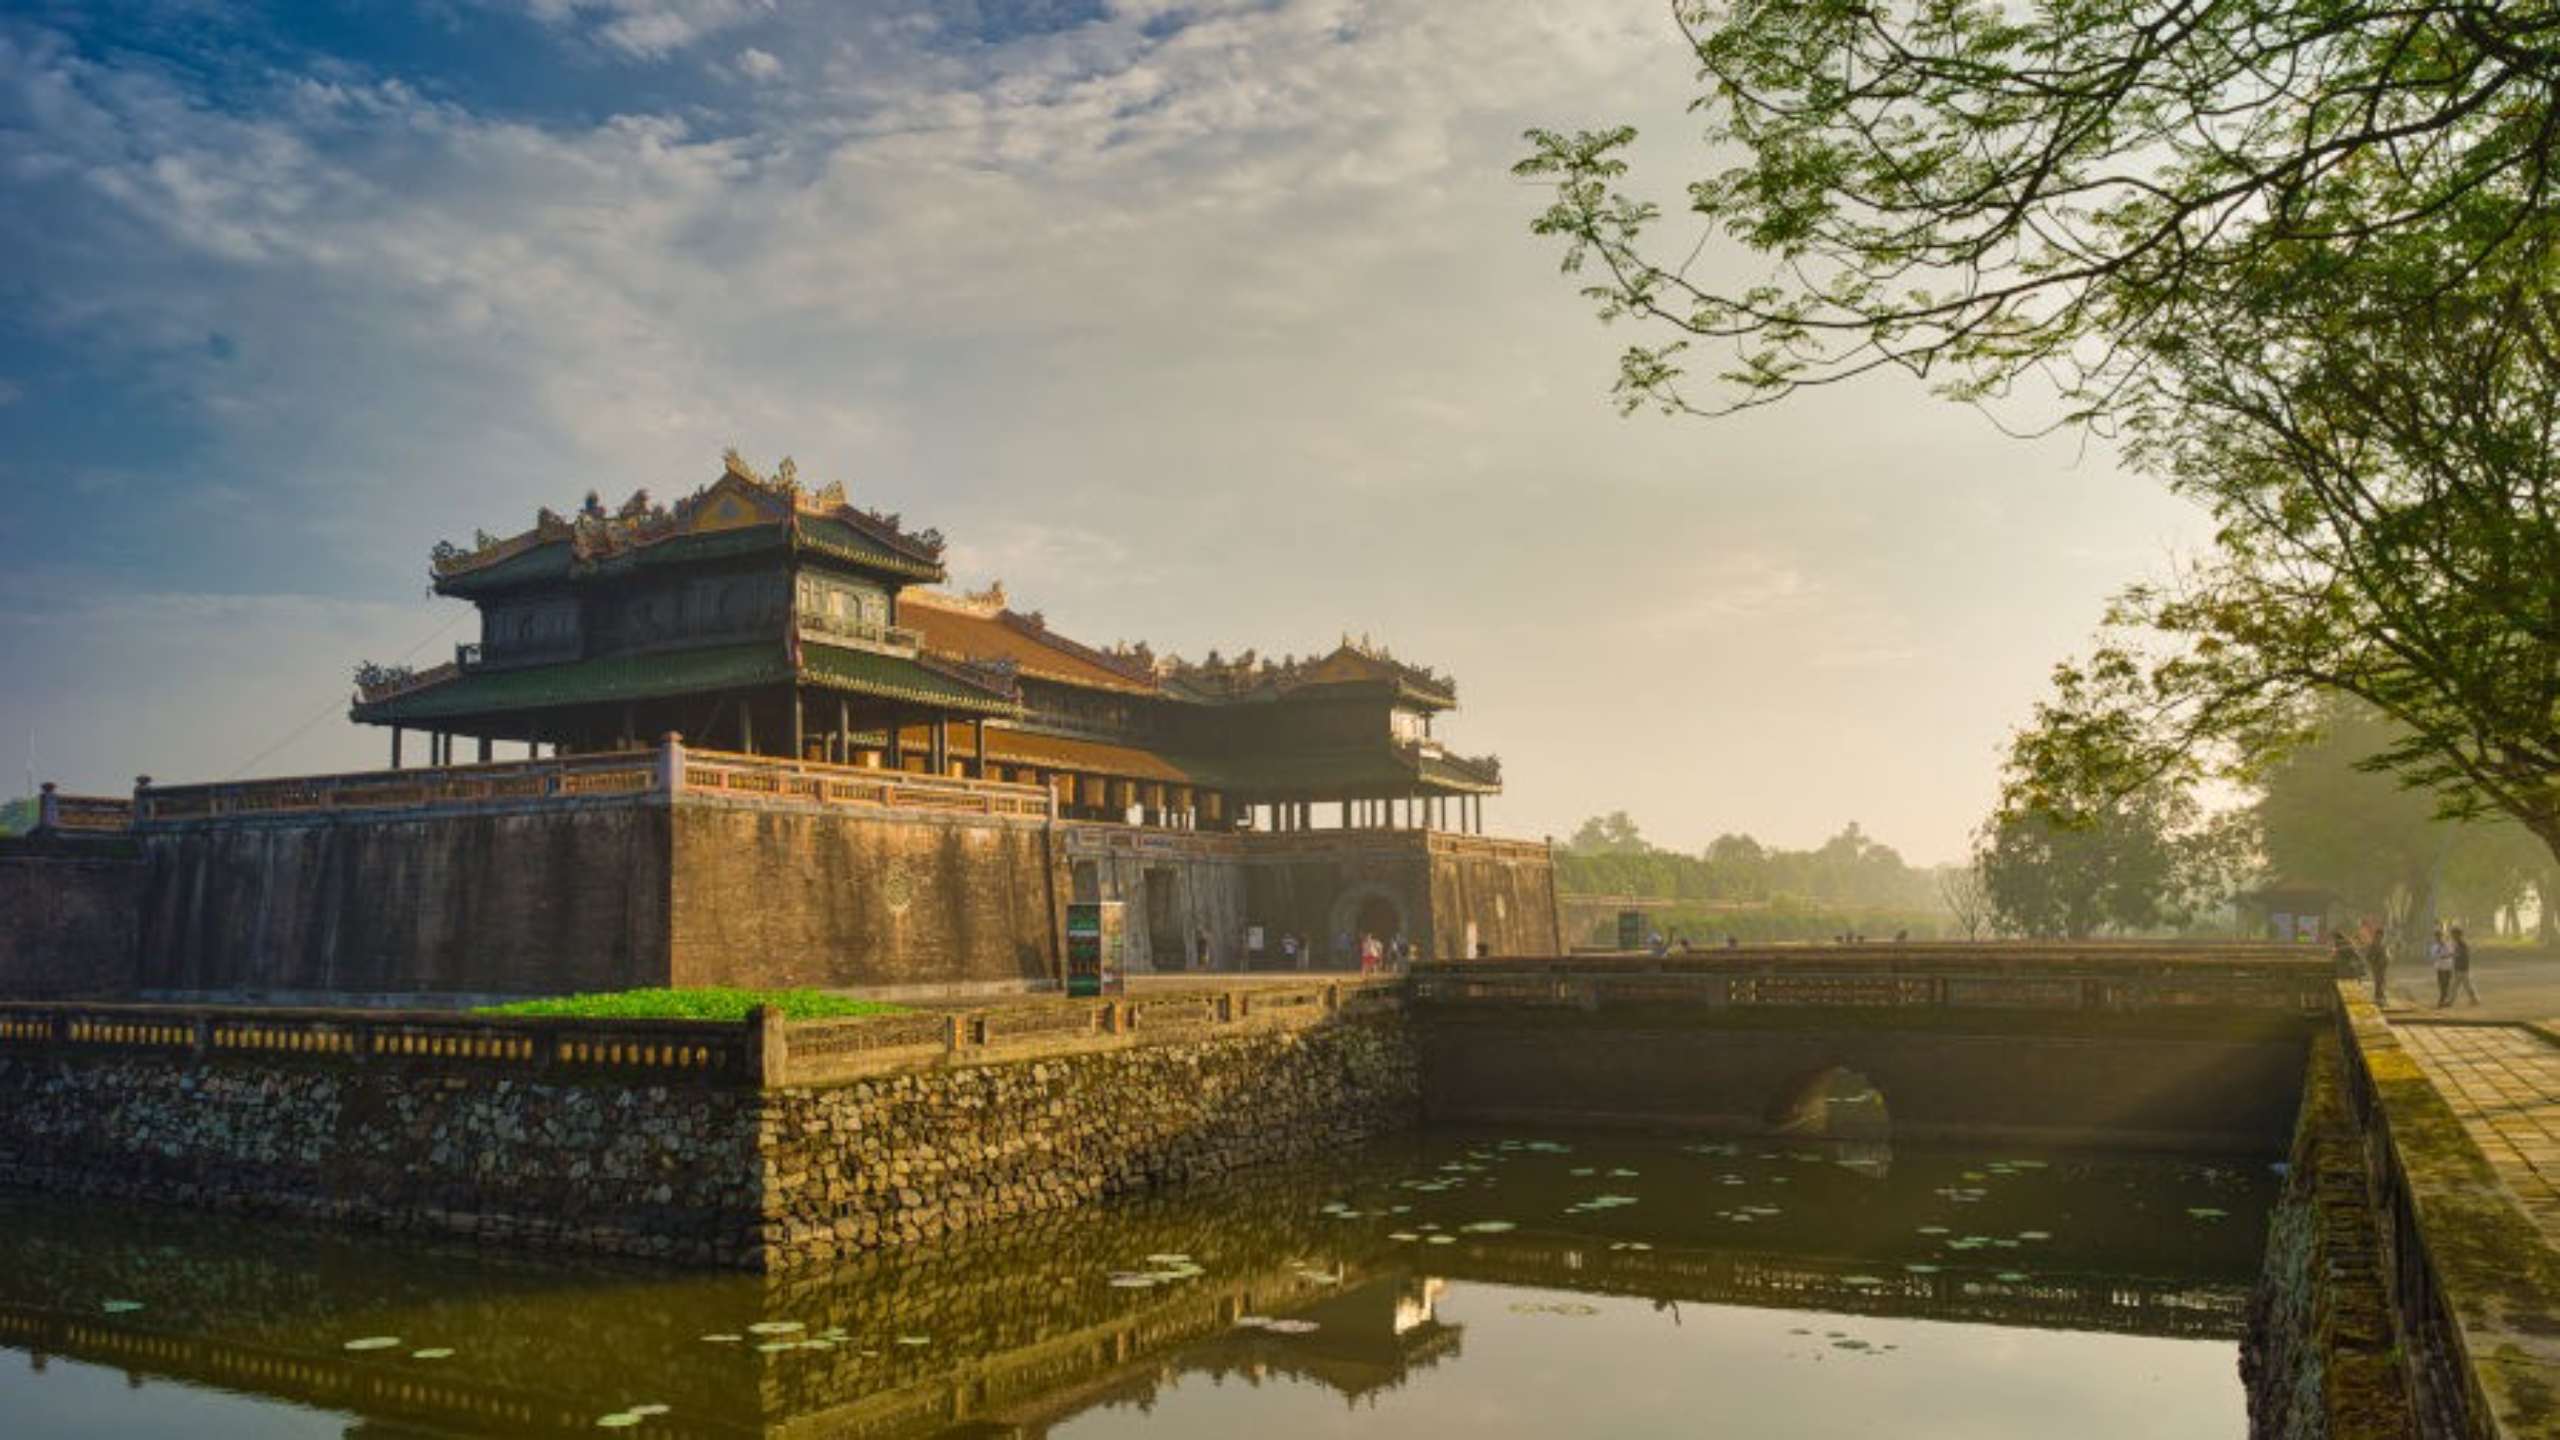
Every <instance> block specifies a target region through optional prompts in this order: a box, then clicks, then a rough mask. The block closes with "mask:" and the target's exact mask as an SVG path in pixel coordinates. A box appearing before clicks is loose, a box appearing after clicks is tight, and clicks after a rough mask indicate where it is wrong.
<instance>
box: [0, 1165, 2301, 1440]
mask: <svg viewBox="0 0 2560 1440" xmlns="http://www.w3.org/2000/svg"><path fill="white" fill-rule="evenodd" d="M1842 1128H1844V1129H1854V1128H1855V1127H1854V1126H1844V1127H1842ZM2274 1158H2275V1157H2274V1156H2267V1157H2262V1158H2235V1157H2232V1156H2228V1155H2217V1156H2213V1157H2192V1158H2187V1157H2178V1156H2162V1155H2133V1154H2119V1153H2092V1152H2071V1151H2050V1152H2046V1151H2034V1150H2021V1149H2018V1148H2015V1147H2006V1148H2000V1149H1988V1148H1947V1147H1929V1148H1915V1147H1911V1146H1907V1145H1905V1146H1894V1145H1890V1144H1886V1143H1882V1142H1864V1143H1860V1142H1847V1141H1825V1142H1820V1143H1809V1142H1787V1141H1751V1140H1744V1141H1739V1142H1734V1141H1697V1140H1678V1139H1638V1138H1630V1137H1626V1136H1623V1135H1603V1134H1589V1133H1571V1132H1544V1133H1530V1132H1515V1131H1465V1132H1449V1133H1436V1134H1427V1135H1421V1136H1408V1137H1404V1138H1400V1139H1395V1140H1390V1141H1385V1142H1380V1143H1376V1144H1373V1145H1370V1146H1368V1147H1366V1148H1364V1149H1363V1150H1361V1151H1359V1152H1358V1153H1357V1154H1355V1155H1352V1156H1348V1157H1345V1158H1343V1159H1342V1160H1340V1161H1337V1162H1330V1163H1327V1164H1322V1165H1299V1166H1294V1167H1287V1168H1281V1169H1267V1170H1262V1171H1258V1172H1255V1173H1253V1174H1251V1175H1249V1176H1244V1177H1239V1178H1238V1179H1236V1180H1235V1181H1233V1182H1228V1183H1213V1184H1208V1185H1203V1186H1198V1187H1193V1188H1190V1189H1186V1190H1183V1191H1179V1192H1176V1193H1173V1194H1168V1195H1163V1196H1157V1197H1152V1198H1147V1199H1142V1200H1137V1201H1132V1202H1126V1203H1120V1204H1114V1205H1110V1206H1104V1207H1097V1208H1090V1209H1085V1210H1079V1211H1070V1212H1066V1213H1062V1214H1058V1215H1055V1216H1050V1217H1045V1218H1042V1219H1039V1220H1036V1221H1025V1222H1022V1223H1020V1224H1017V1225H1012V1226H1008V1227H1005V1228H1004V1229H1003V1230H1002V1231H1001V1232H1000V1233H993V1232H991V1233H980V1234H973V1235H969V1236H966V1237H963V1238H961V1239H958V1240H954V1241H949V1242H945V1243H942V1244H939V1245H935V1246H928V1247H922V1248H918V1249H914V1250H910V1251H906V1252H900V1253H896V1254H888V1255H881V1256H877V1257H872V1258H868V1259H865V1260H863V1261H861V1262H858V1263H855V1264H852V1265H847V1266H841V1267H833V1268H823V1269H816V1270H800V1271H792V1272H787V1273H785V1274H780V1275H774V1276H765V1277H757V1276H742V1275H736V1274H705V1273H694V1272H680V1271H673V1270H668V1269H664V1268H659V1267H654V1266H643V1265H621V1264H615V1263H609V1262H601V1261H583V1262H573V1261H564V1260H558V1259H552V1258H544V1257H530V1256H524V1255H514V1254H505V1253H498V1252H492V1251H488V1250H481V1249H473V1248H469V1247H437V1246H433V1245H429V1244H425V1243H421V1242H416V1241H395V1240H391V1239H385V1238H379V1237H369V1236H365V1235H359V1234H349V1233H346V1232H343V1231H323V1230H316V1229H308V1228H304V1227H300V1226H295V1225H289V1224H284V1223H279V1222H268V1221H250V1220H237V1219H231V1218H227V1217H216V1216H205V1215H198V1214H191V1213H184V1212H179V1211H173V1210H162V1209H125V1208H119V1207H111V1206H104V1205H101V1204H97V1203H94V1202H82V1201H78V1200H72V1199H66V1198H57V1197H44V1196H34V1195H24V1194H0V1346H6V1347H7V1348H8V1349H9V1350H10V1351H11V1352H12V1354H11V1356H10V1357H9V1359H8V1361H7V1363H5V1365H0V1408H5V1411H6V1413H7V1414H8V1415H9V1416H10V1419H11V1427H10V1429H11V1433H12V1434H13V1435H19V1436H28V1437H58V1436H87V1435H138V1434H176V1433H185V1434H188V1435H190V1436H191V1437H195V1440H216V1437H223V1436H234V1435H237V1436H285V1435H367V1436H387V1435H403V1436H405V1435H428V1434H433V1435H483V1434H489V1435H498V1434H529V1433H530V1434H540V1433H563V1432H570V1431H576V1432H582V1433H583V1432H590V1431H593V1430H595V1429H598V1428H603V1429H607V1430H630V1431H633V1432H636V1433H640V1434H658V1435H702V1436H748V1435H756V1436H763V1435H791V1436H799V1435H810V1436H818V1435H849V1436H866V1437H907V1436H937V1435H969V1436H1000V1435H1043V1434H1056V1435H1068V1436H1077V1437H1106V1436H1116V1435H1123V1434H1146V1435H1165V1436H1176V1435H1198V1434H1209V1433H1218V1434H1225V1435H1230V1436H1237V1437H1253V1436H1280V1435H1290V1436H1302V1435H1391V1434H1392V1435H1411V1434H1427V1433H1438V1432H1442V1431H1445V1430H1447V1429H1449V1428H1451V1427H1454V1426H1457V1425H1459V1424H1461V1423H1463V1425H1464V1428H1465V1429H1466V1430H1467V1432H1468V1433H1470V1434H1474V1435H1480V1436H1486V1437H1507V1436H1521V1437H1530V1436H1541V1437H1543V1436H1553V1435H1558V1434H1588V1435H1613V1436H1654V1435H1666V1436H1667V1435H1687V1434H1695V1433H1700V1432H1701V1431H1714V1432H1717V1433H1732V1434H1748V1435H1767V1436H1832V1435H1851V1434H1872V1433H1877V1432H1878V1431H1879V1430H1881V1429H1883V1428H1885V1427H1887V1426H1890V1427H1891V1428H1892V1429H1893V1430H1894V1431H1895V1433H1901V1434H1919V1435H1929V1434H1946V1435H1964V1436H1971V1437H1980V1436H1989V1437H2009V1436H2017V1437H2026V1436H2044V1435H2050V1434H2052V1433H2053V1430H2054V1418H2055V1417H2056V1416H2061V1415H2068V1416H2071V1417H2072V1421H2071V1425H2072V1429H2073V1431H2074V1432H2075V1434H2076V1435H2077V1436H2079V1437H2082V1440H2099V1437H2109V1436H2136V1435H2140V1436H2152V1435H2179V1436H2215V1435H2224V1436H2238V1435H2242V1434H2245V1433H2246V1431H2247V1410H2246V1402H2245V1399H2244V1396H2243V1393H2242V1385H2241V1380H2240V1375H2239V1370H2238V1349H2239V1338H2240V1335H2241V1332H2242V1328H2243V1322H2244V1315H2245V1311H2246V1305H2247V1297H2248V1294H2249V1290H2250V1287H2251V1285H2252V1284H2253V1282H2254V1281H2255V1279H2256V1277H2257V1274H2258V1269H2259V1262H2260V1253H2261V1248H2262V1244H2263V1240H2264V1236H2265V1234H2266V1225H2267V1218H2268V1213H2269V1210H2270V1207H2271V1206H2272V1204H2273V1202H2274V1200H2275V1194H2276V1189H2277V1186H2278V1183H2279V1179H2278V1176H2277V1174H2276V1173H2275V1167H2274V1166H2273V1165H2272V1164H2271V1163H2270V1162H2271V1161H2272V1160H2273V1159H2274Z"/></svg>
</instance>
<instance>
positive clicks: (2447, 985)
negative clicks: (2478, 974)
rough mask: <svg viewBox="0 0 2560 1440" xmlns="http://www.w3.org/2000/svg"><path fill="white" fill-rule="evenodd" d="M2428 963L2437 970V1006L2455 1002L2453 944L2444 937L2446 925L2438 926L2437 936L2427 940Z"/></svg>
mask: <svg viewBox="0 0 2560 1440" xmlns="http://www.w3.org/2000/svg"><path fill="white" fill-rule="evenodd" d="M2427 964H2428V966H2429V967H2431V968H2432V969H2434V971H2435V972H2436V1008H2437V1009H2439V1010H2441V1009H2443V1008H2444V1007H2446V1006H2447V1005H2450V1004H2452V1003H2453V946H2452V945H2451V944H2450V943H2448V942H2447V941H2446V940H2445V938H2444V927H2443V926H2441V925H2439V926H2437V927H2436V938H2434V939H2433V940H2430V941H2428V942H2427Z"/></svg>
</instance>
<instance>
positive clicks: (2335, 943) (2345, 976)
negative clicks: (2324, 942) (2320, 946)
mask: <svg viewBox="0 0 2560 1440" xmlns="http://www.w3.org/2000/svg"><path fill="white" fill-rule="evenodd" d="M2329 961H2330V963H2331V964H2332V965H2333V966H2334V967H2336V969H2337V972H2338V978H2340V979H2342V980H2350V979H2353V978H2355V977H2356V976H2358V975H2361V974H2363V973H2364V961H2363V960H2361V959H2359V958H2357V955H2356V942H2354V941H2353V940H2350V939H2348V938H2347V932H2346V931H2344V930H2332V931H2330V932H2329Z"/></svg>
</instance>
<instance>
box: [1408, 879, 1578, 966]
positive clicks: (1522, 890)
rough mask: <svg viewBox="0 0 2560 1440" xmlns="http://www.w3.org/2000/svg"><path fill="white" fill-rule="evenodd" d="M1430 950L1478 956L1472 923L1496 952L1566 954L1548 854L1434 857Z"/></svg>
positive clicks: (1488, 949)
mask: <svg viewBox="0 0 2560 1440" xmlns="http://www.w3.org/2000/svg"><path fill="white" fill-rule="evenodd" d="M1431 909H1432V925H1431V930H1432V947H1431V952H1430V953H1431V954H1432V955H1433V956H1435V957H1437V958H1439V959H1442V960H1464V959H1471V958H1473V957H1472V956H1471V955H1470V954H1469V953H1468V951H1467V948H1466V946H1467V926H1468V923H1469V922H1470V921H1472V922H1474V925H1475V938H1476V941H1477V943H1478V944H1479V945H1481V946H1483V947H1485V950H1486V953H1488V954H1492V955H1497V956H1500V955H1562V954H1563V953H1565V941H1564V933H1563V930H1562V928H1561V927H1560V925H1559V923H1558V917H1557V915H1556V883H1555V865H1554V863H1553V862H1552V861H1551V860H1549V859H1548V858H1547V857H1546V856H1544V855H1543V854H1522V855H1507V856H1491V855H1471V854H1454V855H1434V856H1432V857H1431Z"/></svg>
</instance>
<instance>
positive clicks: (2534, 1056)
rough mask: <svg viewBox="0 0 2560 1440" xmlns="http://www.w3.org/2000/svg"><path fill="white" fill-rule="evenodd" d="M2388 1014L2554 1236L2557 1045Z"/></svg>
mask: <svg viewBox="0 0 2560 1440" xmlns="http://www.w3.org/2000/svg"><path fill="white" fill-rule="evenodd" d="M2395 988H2396V987H2395ZM2392 1020H2393V1024H2392V1030H2393V1031H2394V1033H2395V1034H2397V1035H2398V1037H2399V1040H2400V1044H2401V1046H2402V1047H2403V1048H2405V1049H2406V1050H2407V1051H2408V1052H2409V1053H2410V1054H2411V1055H2412V1056H2414V1057H2416V1059H2417V1061H2418V1064H2419V1067H2420V1068H2421V1069H2423V1070H2424V1071H2425V1072H2426V1074H2427V1078H2428V1079H2429V1080H2431V1081H2433V1082H2434V1084H2435V1087H2436V1091H2437V1093H2438V1094H2440V1095H2442V1096H2443V1097H2444V1098H2445V1102H2446V1103H2447V1104H2449V1105H2451V1106H2452V1107H2453V1110H2454V1113H2455V1114H2456V1115H2457V1116H2459V1117H2460V1118H2461V1120H2462V1124H2463V1127H2464V1129H2465V1130H2466V1131H2468V1132H2469V1134H2470V1136H2471V1139H2472V1141H2473V1143H2474V1144H2476V1145H2478V1146H2479V1147H2480V1150H2481V1153H2483V1154H2485V1155H2487V1156H2488V1157H2489V1163H2490V1165H2491V1166H2492V1167H2493V1168H2495V1169H2496V1171H2497V1173H2498V1179H2499V1181H2500V1182H2501V1183H2502V1184H2504V1185H2505V1186H2506V1187H2507V1189H2508V1190H2509V1191H2510V1192H2512V1193H2513V1194H2514V1196H2515V1198H2516V1200H2517V1202H2518V1203H2519V1204H2520V1205H2522V1207H2523V1208H2524V1211H2525V1213H2526V1214H2528V1215H2530V1216H2532V1217H2533V1219H2534V1222H2535V1223H2536V1224H2537V1225H2539V1226H2541V1228H2542V1231H2543V1233H2544V1234H2545V1235H2546V1236H2551V1237H2555V1238H2560V1044H2555V1043H2553V1042H2552V1041H2551V1040H2550V1039H2548V1038H2546V1037H2545V1035H2544V1034H2543V1033H2541V1031H2540V1030H2537V1029H2529V1028H2527V1027H2525V1026H2523V1025H2496V1024H2489V1025H2480V1024H2441V1023H2432V1024H2431V1023H2428V1022H2425V1021H2421V1020H2413V1019H2412V1018H2411V1017H2409V1016H2407V1015H2405V1014H2401V1015H2394V1016H2393V1017H2392Z"/></svg>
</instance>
